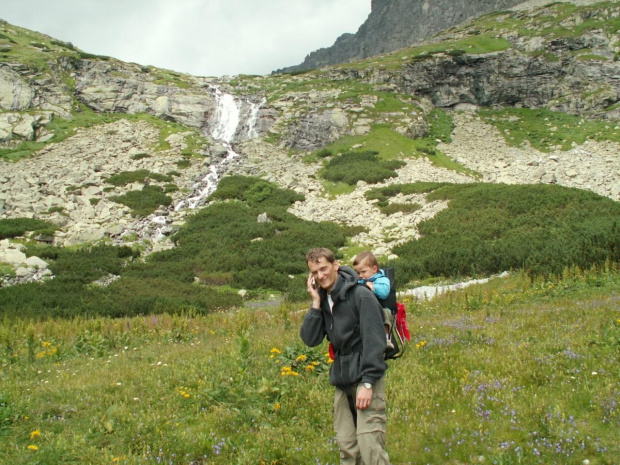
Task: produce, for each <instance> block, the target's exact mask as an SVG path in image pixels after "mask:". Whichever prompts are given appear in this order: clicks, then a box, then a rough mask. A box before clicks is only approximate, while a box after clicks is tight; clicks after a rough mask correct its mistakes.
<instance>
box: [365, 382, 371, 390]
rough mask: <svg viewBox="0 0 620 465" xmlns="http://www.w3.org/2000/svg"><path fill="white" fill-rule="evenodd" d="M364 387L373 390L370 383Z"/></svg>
mask: <svg viewBox="0 0 620 465" xmlns="http://www.w3.org/2000/svg"><path fill="white" fill-rule="evenodd" d="M364 387H365V388H366V389H370V388H372V384H370V383H364Z"/></svg>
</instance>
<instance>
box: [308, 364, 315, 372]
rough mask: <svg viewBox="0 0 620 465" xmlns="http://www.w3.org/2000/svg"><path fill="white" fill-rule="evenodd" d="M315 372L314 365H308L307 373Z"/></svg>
mask: <svg viewBox="0 0 620 465" xmlns="http://www.w3.org/2000/svg"><path fill="white" fill-rule="evenodd" d="M312 370H314V365H312V364H310V365H306V371H312Z"/></svg>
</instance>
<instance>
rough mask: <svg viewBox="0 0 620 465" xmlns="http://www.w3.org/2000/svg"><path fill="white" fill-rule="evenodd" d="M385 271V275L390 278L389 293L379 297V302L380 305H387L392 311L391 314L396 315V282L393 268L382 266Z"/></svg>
mask: <svg viewBox="0 0 620 465" xmlns="http://www.w3.org/2000/svg"><path fill="white" fill-rule="evenodd" d="M382 270H383V272H384V273H385V277H386V278H388V279H389V280H390V293H389V294H388V296H387V297H386V298H385V299H379V303H380V304H381V306H382V307H387V308H389V309H390V310H391V311H392V314H393V315H396V282H395V278H394V268H392V267H388V268H382Z"/></svg>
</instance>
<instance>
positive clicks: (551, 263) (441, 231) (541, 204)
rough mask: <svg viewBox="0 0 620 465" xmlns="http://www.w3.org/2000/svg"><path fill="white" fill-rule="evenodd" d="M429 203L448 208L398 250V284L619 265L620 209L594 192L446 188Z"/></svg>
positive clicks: (475, 186) (468, 186)
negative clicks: (432, 278)
mask: <svg viewBox="0 0 620 465" xmlns="http://www.w3.org/2000/svg"><path fill="white" fill-rule="evenodd" d="M427 199H428V200H439V199H441V200H449V201H450V206H449V208H448V209H446V210H443V211H442V212H440V213H439V214H438V215H437V216H435V217H434V218H432V219H430V220H428V221H425V222H423V223H421V224H420V228H419V230H420V234H421V235H422V238H421V239H419V240H415V241H410V242H408V243H406V244H403V245H400V246H397V247H396V248H395V249H394V253H395V254H397V255H398V256H399V259H398V260H397V261H396V263H395V266H396V267H397V268H398V269H399V271H398V273H397V276H399V277H400V279H402V280H403V281H404V282H407V281H409V280H411V279H418V278H422V277H428V276H446V277H447V276H451V277H456V276H471V275H478V274H480V275H490V274H493V273H498V272H502V271H506V270H511V269H522V270H524V271H525V272H527V273H530V274H532V275H540V274H542V275H552V274H559V273H561V272H562V270H564V269H565V267H567V266H579V267H582V268H589V267H591V266H592V265H595V264H603V263H605V262H606V261H608V260H610V261H612V262H615V261H619V260H620V219H619V218H620V205H619V204H618V203H616V202H613V201H612V200H610V199H607V198H605V197H601V196H599V195H596V194H594V193H592V192H587V191H582V190H578V189H569V188H566V187H560V186H547V185H521V186H505V185H489V184H462V185H446V186H443V187H441V188H439V189H436V190H434V191H433V192H432V193H430V194H429V195H428V197H427Z"/></svg>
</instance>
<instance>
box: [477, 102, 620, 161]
mask: <svg viewBox="0 0 620 465" xmlns="http://www.w3.org/2000/svg"><path fill="white" fill-rule="evenodd" d="M478 114H479V115H480V117H481V118H482V119H483V120H484V121H486V122H488V123H489V124H493V125H494V126H496V127H497V128H498V129H499V130H500V131H501V133H502V135H503V136H504V139H506V143H507V144H509V145H511V146H513V147H523V145H524V143H525V141H527V142H529V144H530V145H531V146H532V147H534V148H535V149H537V150H540V151H542V152H550V151H551V150H553V149H556V148H560V149H561V150H569V149H571V148H573V146H574V145H582V144H583V143H584V142H586V141H587V140H593V141H597V142H601V141H605V140H609V141H614V142H620V127H619V126H618V124H617V123H615V122H610V121H604V120H597V119H591V120H586V119H585V118H582V117H580V116H574V115H567V114H566V113H561V112H559V111H550V110H547V109H544V108H541V109H536V110H532V109H527V108H504V109H502V110H491V109H487V108H481V109H480V110H479V111H478Z"/></svg>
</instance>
